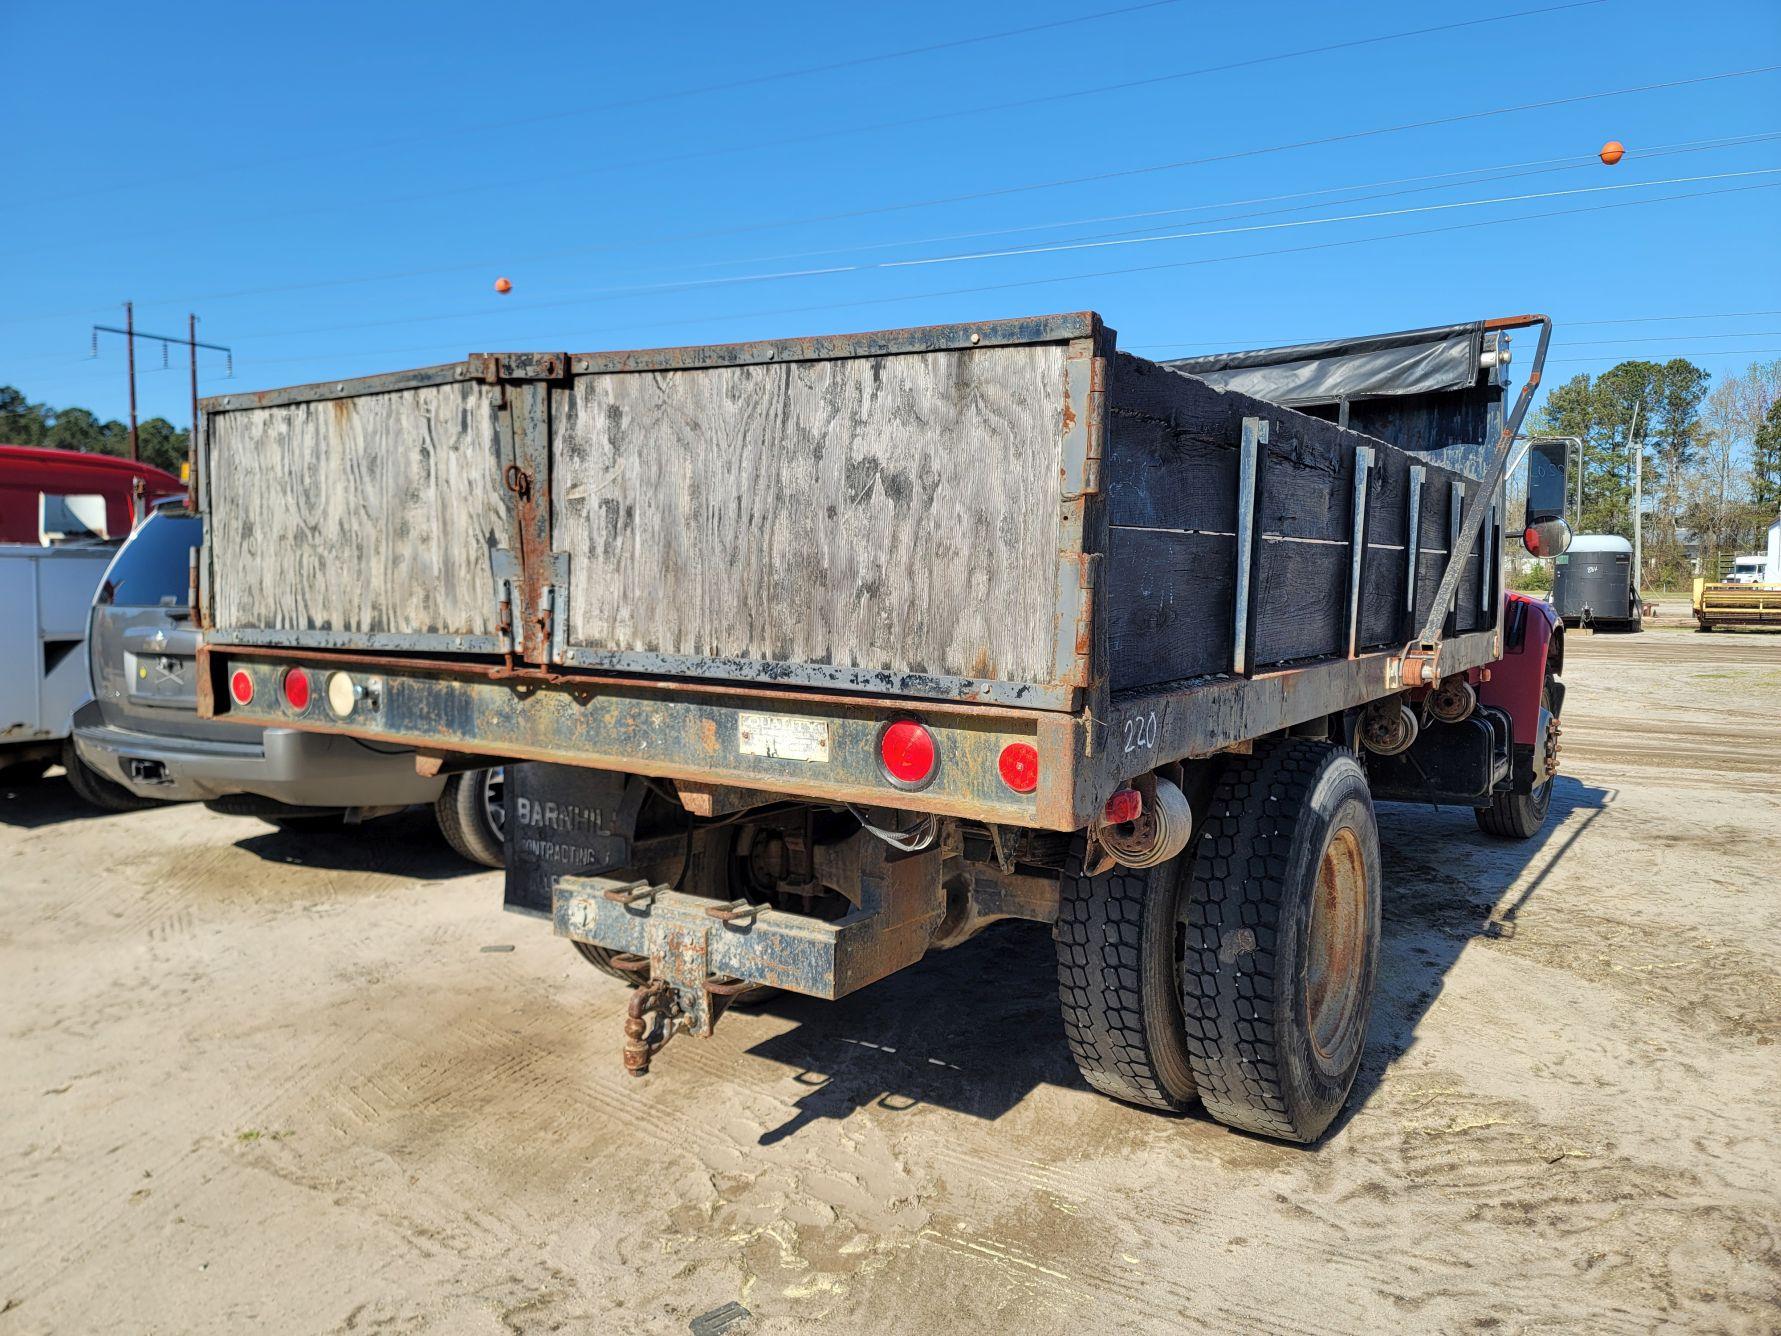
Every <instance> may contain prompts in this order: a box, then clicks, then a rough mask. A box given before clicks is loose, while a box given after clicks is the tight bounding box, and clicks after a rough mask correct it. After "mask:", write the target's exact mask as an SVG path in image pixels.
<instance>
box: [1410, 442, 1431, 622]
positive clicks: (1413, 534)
mask: <svg viewBox="0 0 1781 1336" xmlns="http://www.w3.org/2000/svg"><path fill="white" fill-rule="evenodd" d="M1427 476H1428V470H1427V469H1426V468H1424V467H1423V466H1422V465H1421V464H1412V465H1411V466H1410V518H1409V521H1408V523H1409V526H1410V527H1409V528H1408V529H1407V530H1405V538H1404V548H1405V551H1406V553H1407V554H1408V555H1407V558H1406V559H1407V560H1408V562H1409V570H1408V571H1407V572H1406V573H1405V575H1404V610H1405V611H1406V612H1408V613H1409V614H1410V620H1411V621H1412V622H1414V621H1415V620H1416V585H1417V575H1418V570H1417V568H1418V567H1419V566H1420V565H1421V563H1422V480H1423V479H1424V478H1426V477H1427Z"/></svg>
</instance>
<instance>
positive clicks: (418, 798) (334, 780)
mask: <svg viewBox="0 0 1781 1336" xmlns="http://www.w3.org/2000/svg"><path fill="white" fill-rule="evenodd" d="M74 745H75V748H76V749H77V750H78V751H79V753H80V758H81V760H83V761H85V762H86V763H87V764H88V765H90V766H91V767H92V768H93V769H94V770H96V771H98V772H99V773H100V774H101V775H104V776H105V777H106V778H107V779H110V780H115V781H116V782H117V783H119V784H122V785H123V786H124V787H125V788H127V789H129V790H130V791H131V792H132V793H136V794H139V795H141V796H142V797H145V798H163V799H170V800H174V801H201V800H204V799H209V798H222V797H226V796H227V795H229V794H232V793H252V794H257V795H259V796H260V797H263V798H271V799H273V800H275V801H277V802H282V803H289V804H290V805H291V806H293V807H396V806H402V805H405V804H408V803H426V802H432V801H433V799H435V798H437V797H438V796H439V791H440V789H441V788H443V787H444V780H442V779H437V778H426V777H424V776H421V775H417V774H416V773H415V772H414V754H413V753H412V752H409V751H406V750H402V751H391V750H388V749H384V748H379V749H375V750H374V749H373V748H371V747H368V746H366V745H364V744H362V743H360V742H358V741H356V740H354V739H352V738H347V737H337V736H328V735H324V734H320V733H300V732H298V731H296V730H295V729H288V728H269V729H267V730H266V731H265V733H263V734H262V735H261V738H260V741H259V742H224V741H219V740H216V739H211V738H189V737H171V736H160V735H157V734H153V733H138V732H136V731H134V730H132V729H127V728H118V727H116V726H115V725H111V724H107V723H106V722H105V721H104V719H103V717H102V716H101V715H100V712H99V706H98V704H97V703H96V702H89V703H88V704H87V705H84V706H82V707H81V709H79V710H78V711H76V712H75V716H74Z"/></svg>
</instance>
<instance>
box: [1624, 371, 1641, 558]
mask: <svg viewBox="0 0 1781 1336" xmlns="http://www.w3.org/2000/svg"><path fill="white" fill-rule="evenodd" d="M1639 403H1640V401H1639V400H1637V399H1635V400H1633V420H1632V421H1631V422H1630V423H1628V424H1627V428H1626V447H1627V449H1629V450H1631V451H1632V452H1633V588H1634V589H1635V590H1637V589H1638V588H1640V587H1641V586H1642V585H1643V584H1644V583H1645V566H1644V561H1645V543H1644V538H1645V451H1644V450H1643V449H1642V448H1641V447H1640V446H1639V445H1638V444H1637V443H1636V442H1635V441H1634V440H1633V436H1634V434H1635V433H1636V432H1637V431H1638V429H1639Z"/></svg>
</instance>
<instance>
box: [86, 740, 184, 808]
mask: <svg viewBox="0 0 1781 1336" xmlns="http://www.w3.org/2000/svg"><path fill="white" fill-rule="evenodd" d="M62 768H63V769H64V770H66V771H67V772H68V787H69V788H71V789H73V790H74V796H75V797H77V798H79V799H80V800H81V801H82V802H83V803H86V804H87V805H88V806H89V807H97V808H99V809H100V810H101V811H104V812H140V811H141V810H142V809H143V808H145V807H160V806H162V805H163V804H162V803H161V802H160V801H159V800H158V799H155V798H140V797H138V796H137V795H136V794H134V793H131V792H130V790H129V789H127V788H125V787H124V786H123V785H122V784H119V783H118V782H116V781H115V780H110V779H107V778H105V776H104V775H102V774H100V773H99V772H98V771H97V770H95V769H93V768H92V767H91V766H90V765H88V764H87V763H86V762H85V761H83V760H81V759H80V756H79V754H78V753H77V752H76V751H75V750H74V742H73V740H72V739H70V740H69V741H67V742H65V743H63V744H62Z"/></svg>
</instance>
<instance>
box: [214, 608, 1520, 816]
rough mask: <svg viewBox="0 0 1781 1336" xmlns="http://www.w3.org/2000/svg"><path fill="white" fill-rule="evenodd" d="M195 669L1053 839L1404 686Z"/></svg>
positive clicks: (405, 714)
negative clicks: (832, 683) (1073, 700)
mask: <svg viewBox="0 0 1781 1336" xmlns="http://www.w3.org/2000/svg"><path fill="white" fill-rule="evenodd" d="M1501 652H1502V649H1501V640H1500V636H1499V635H1498V633H1497V632H1495V631H1483V632H1477V633H1473V634H1468V635H1463V636H1458V637H1455V638H1453V639H1451V640H1448V641H1446V642H1444V643H1443V645H1442V649H1441V669H1440V671H1441V672H1442V673H1443V674H1445V673H1452V672H1460V671H1463V670H1465V669H1468V668H1475V667H1480V666H1482V665H1484V664H1486V663H1490V662H1492V661H1493V660H1495V659H1496V658H1498V657H1499V655H1500V654H1501ZM292 663H297V664H300V665H302V666H304V667H306V668H307V669H308V670H309V672H310V673H311V674H313V675H316V676H318V677H325V676H327V675H328V674H329V673H330V672H331V671H333V670H335V669H339V670H342V671H344V672H345V673H346V675H347V676H348V677H349V678H350V679H351V680H352V682H353V683H354V685H355V687H356V689H357V693H358V694H357V695H356V696H355V697H354V701H355V703H354V704H353V705H352V706H351V707H350V708H349V713H348V714H347V715H346V716H345V717H339V716H336V715H335V714H334V713H333V712H332V709H331V707H330V706H329V705H328V704H327V702H326V697H325V696H324V695H323V694H322V693H315V694H314V695H313V696H312V699H311V700H310V702H309V704H308V706H307V707H306V708H305V709H304V710H301V711H294V710H292V709H290V707H289V705H288V703H286V702H285V701H284V700H283V698H282V697H281V696H280V694H279V691H278V681H279V677H280V674H282V673H283V672H284V671H285V670H286V668H287V666H288V665H290V664H292ZM198 664H199V668H198V684H197V685H198V710H199V713H200V714H201V715H202V716H203V717H205V718H214V719H226V720H229V721H231V722H234V723H252V724H259V725H262V726H265V727H267V728H275V727H280V726H283V727H291V728H298V729H303V730H306V731H317V732H325V733H328V734H339V733H346V734H350V735H352V736H355V737H363V738H373V739H376V740H378V741H379V742H382V743H384V744H386V745H396V746H406V747H414V748H417V749H419V750H421V751H424V752H428V753H432V754H436V755H437V754H445V755H460V754H462V755H472V756H486V757H491V758H500V759H501V760H504V761H549V762H553V763H557V764H566V765H584V766H589V767H591V768H593V769H597V770H613V771H619V772H623V773H626V774H635V775H650V776H656V777H659V778H664V779H672V780H676V781H685V782H690V783H692V784H694V785H698V786H703V787H712V786H716V787H722V788H732V789H738V790H746V791H748V792H750V793H768V794H776V795H784V796H786V797H791V798H803V799H811V800H817V801H828V802H844V803H863V804H866V805H869V806H874V807H894V808H902V809H904V810H907V811H916V812H927V813H933V814H935V815H939V816H954V817H963V818H968V819H971V820H978V821H988V822H993V823H997V824H1005V825H1015V826H1029V827H1038V828H1041V829H1048V830H1080V829H1082V828H1084V827H1085V826H1088V825H1091V824H1092V823H1093V822H1094V821H1095V820H1097V819H1098V818H1099V816H1100V813H1101V811H1102V808H1103V806H1104V805H1105V803H1106V801H1107V799H1108V797H1109V796H1110V795H1111V794H1112V793H1113V792H1114V791H1115V790H1116V789H1117V788H1118V787H1119V786H1120V785H1121V784H1123V783H1126V782H1128V781H1129V780H1130V779H1131V778H1132V777H1133V776H1136V775H1141V774H1144V773H1146V772H1148V771H1152V770H1155V769H1156V768H1157V767H1158V766H1160V765H1165V764H1167V763H1169V762H1171V761H1176V760H1180V759H1183V758H1195V757H1204V756H1210V755H1212V754H1214V753H1215V752H1218V751H1221V750H1224V749H1226V748H1229V747H1231V746H1233V745H1235V744H1239V743H1242V742H1245V741H1248V740H1250V739H1254V738H1259V737H1263V736H1266V735H1267V734H1269V733H1272V732H1275V731H1277V730H1280V729H1283V728H1287V727H1289V726H1291V725H1294V724H1297V723H1301V722H1303V721H1306V720H1310V719H1317V718H1320V717H1323V716H1326V715H1328V714H1331V713H1333V712H1335V711H1338V710H1342V709H1345V708H1348V707H1351V706H1355V705H1361V704H1364V703H1366V702H1367V701H1370V700H1375V699H1377V698H1379V697H1381V696H1386V695H1390V694H1392V693H1394V692H1397V691H1399V690H1402V688H1403V678H1402V659H1401V657H1400V655H1399V653H1398V652H1395V651H1377V652H1373V653H1368V654H1362V655H1360V656H1358V657H1356V658H1353V659H1332V660H1325V661H1320V662H1316V663H1311V664H1307V665H1305V666H1302V667H1291V668H1282V669H1278V670H1273V671H1269V672H1264V673H1257V674H1255V675H1254V676H1252V677H1212V678H1202V679H1196V680H1190V681H1185V682H1181V683H1178V684H1171V685H1169V686H1164V687H1159V688H1156V689H1153V690H1145V691H1142V692H1133V693H1129V694H1128V693H1122V694H1120V695H1118V696H1115V697H1113V698H1112V699H1111V700H1109V701H1107V702H1106V703H1105V704H1104V705H1101V706H1097V707H1096V708H1095V709H1094V710H1093V711H1084V712H1082V713H1079V714H1065V713H1062V712H1059V711H1052V710H1020V709H1012V708H1009V707H1006V706H998V705H994V704H981V705H966V704H962V703H959V702H955V701H930V700H923V701H900V700H896V699H889V698H885V697H870V696H842V695H836V694H832V693H818V692H811V691H801V690H795V689H794V690H785V689H780V690H775V689H773V688H770V687H759V688H756V687H738V686H734V685H730V684H727V683H712V682H697V681H681V680H678V679H664V678H656V679H639V678H621V677H613V676H606V675H598V674H593V673H577V672H567V673H565V672H558V671H554V670H542V669H530V668H527V669H516V668H508V667H504V666H501V665H497V664H492V663H465V662H457V663H452V662H447V661H441V660H422V659H411V658H400V657H395V656H370V655H354V654H344V653H335V652H325V651H319V650H296V649H275V648H266V647H259V646H255V647H244V646H234V645H218V644H215V643H210V644H206V645H204V646H203V647H201V648H200V649H199V651H198ZM235 671H241V672H243V673H245V675H246V676H247V677H248V679H249V680H250V681H251V682H252V683H253V685H254V690H253V691H252V693H251V696H250V702H251V703H250V704H248V705H240V704H238V703H236V702H235V701H234V700H233V699H232V698H231V696H230V692H229V689H228V686H227V682H228V680H229V675H230V674H231V673H232V672H235ZM749 715H769V716H775V717H777V718H779V719H781V720H790V721H794V722H798V723H807V724H809V725H811V726H813V727H814V728H816V729H819V730H820V731H821V732H822V735H823V736H824V737H825V738H826V744H827V745H826V759H822V758H821V757H813V758H812V759H808V760H806V759H792V758H789V757H787V756H783V755H780V754H777V753H776V754H773V755H765V754H761V753H760V752H759V750H758V749H750V748H746V747H745V746H744V745H743V738H742V729H743V727H744V721H745V719H746V717H747V716H749ZM910 717H913V718H915V719H918V720H919V721H920V722H921V723H922V724H923V725H925V726H926V727H927V729H928V731H929V732H930V733H931V734H932V735H933V737H934V742H935V751H936V755H937V758H938V759H937V763H936V766H935V771H934V774H933V777H932V779H931V781H930V782H929V783H928V784H927V785H925V786H923V787H920V788H913V789H911V788H902V787H899V786H897V785H896V784H895V783H894V782H893V781H892V780H890V779H889V778H888V776H887V775H886V774H885V772H884V770H883V768H882V766H881V764H880V761H879V750H880V748H879V741H880V737H881V735H882V732H883V730H884V728H885V726H886V725H887V724H888V723H890V722H892V721H894V720H897V719H901V718H910ZM1022 742H1024V743H1027V744H1029V745H1031V746H1032V747H1033V748H1034V749H1035V750H1036V751H1037V752H1038V754H1039V776H1038V787H1037V788H1036V789H1035V790H1034V791H1033V792H1031V793H1019V792H1016V791H1015V790H1014V789H1012V788H1011V787H1009V785H1008V784H1007V783H1006V782H1005V781H1004V780H1003V778H1002V776H1001V773H1000V767H999V758H1000V756H1001V753H1002V751H1003V749H1004V748H1006V747H1007V746H1008V745H1009V744H1011V743H1022Z"/></svg>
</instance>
